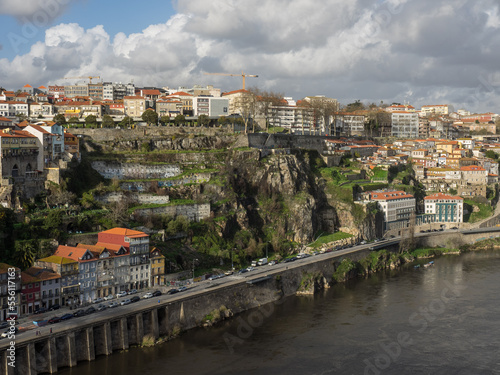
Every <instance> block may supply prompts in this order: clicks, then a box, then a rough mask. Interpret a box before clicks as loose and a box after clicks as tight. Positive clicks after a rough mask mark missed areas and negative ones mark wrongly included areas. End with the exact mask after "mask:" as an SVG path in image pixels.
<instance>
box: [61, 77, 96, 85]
mask: <svg viewBox="0 0 500 375" xmlns="http://www.w3.org/2000/svg"><path fill="white" fill-rule="evenodd" d="M94 78H95V79H100V78H101V77H99V76H96V77H93V76H86V77H64V79H88V80H89V83H90V84H92V79H94Z"/></svg>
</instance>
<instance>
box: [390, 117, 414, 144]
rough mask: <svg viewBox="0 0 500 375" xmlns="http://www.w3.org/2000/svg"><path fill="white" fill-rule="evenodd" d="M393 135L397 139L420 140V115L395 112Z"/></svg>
mask: <svg viewBox="0 0 500 375" xmlns="http://www.w3.org/2000/svg"><path fill="white" fill-rule="evenodd" d="M391 119H392V130H391V135H392V136H393V137H397V138H418V136H419V123H418V114H417V113H414V112H393V113H392V116H391Z"/></svg>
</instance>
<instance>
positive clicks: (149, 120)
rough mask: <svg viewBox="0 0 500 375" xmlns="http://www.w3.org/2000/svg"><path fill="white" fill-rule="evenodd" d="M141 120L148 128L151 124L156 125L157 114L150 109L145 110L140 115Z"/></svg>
mask: <svg viewBox="0 0 500 375" xmlns="http://www.w3.org/2000/svg"><path fill="white" fill-rule="evenodd" d="M141 118H142V119H143V120H144V121H146V124H147V125H148V126H150V125H153V124H158V113H156V112H155V111H153V110H152V109H151V108H149V109H146V110H145V111H144V113H143V114H142V115H141Z"/></svg>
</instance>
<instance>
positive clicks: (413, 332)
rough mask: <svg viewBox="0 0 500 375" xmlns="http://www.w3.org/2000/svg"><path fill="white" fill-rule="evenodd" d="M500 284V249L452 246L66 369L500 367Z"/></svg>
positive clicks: (92, 372) (137, 372)
mask: <svg viewBox="0 0 500 375" xmlns="http://www.w3.org/2000/svg"><path fill="white" fill-rule="evenodd" d="M421 263H422V264H423V263H424V261H422V262H421ZM499 286H500V252H493V251H492V252H476V253H467V254H463V255H460V256H458V255H447V256H443V257H441V258H439V259H436V260H435V264H434V266H432V267H428V268H424V267H421V268H420V269H415V268H414V267H413V266H407V267H404V268H402V269H399V270H394V271H390V272H386V273H379V274H376V275H373V276H371V277H369V278H367V279H359V280H354V281H351V282H349V283H347V284H345V285H344V284H342V285H335V286H334V287H333V288H330V289H328V290H325V291H324V292H322V293H320V294H317V295H315V296H314V297H312V296H311V297H289V298H286V299H284V300H283V301H282V302H281V303H280V304H269V305H266V306H263V307H262V308H260V309H257V310H253V311H250V312H246V313H244V314H241V315H239V316H237V317H235V318H234V319H231V320H229V321H225V322H223V323H220V324H218V325H216V326H214V327H211V328H200V329H194V330H191V331H189V332H186V333H184V334H182V335H181V336H180V337H179V338H177V339H175V340H172V341H169V342H166V343H163V344H160V345H157V346H155V347H152V348H144V349H142V348H132V349H130V350H128V351H126V352H123V353H116V354H113V355H110V356H108V357H99V358H97V359H96V361H94V362H90V363H80V364H79V365H78V366H77V367H76V368H72V369H64V370H62V371H60V372H59V374H61V375H101V374H102V375H104V374H114V375H141V374H148V375H150V374H152V375H156V374H168V375H174V374H197V375H201V374H224V375H225V374H287V375H289V374H297V375H298V374H301V375H302V374H318V375H320V374H321V375H325V374H372V375H376V374H464V375H465V374H467V375H471V374H474V375H477V374H500V337H499V332H500V292H499V289H498V287H499Z"/></svg>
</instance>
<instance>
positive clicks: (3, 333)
mask: <svg viewBox="0 0 500 375" xmlns="http://www.w3.org/2000/svg"><path fill="white" fill-rule="evenodd" d="M18 331H19V330H18V329H17V327H14V332H11V330H10V328H9V329H8V330H7V331H5V332H2V334H1V335H0V336H1V337H7V336H9V335H10V334H11V333H14V334H16V333H17V332H18Z"/></svg>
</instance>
